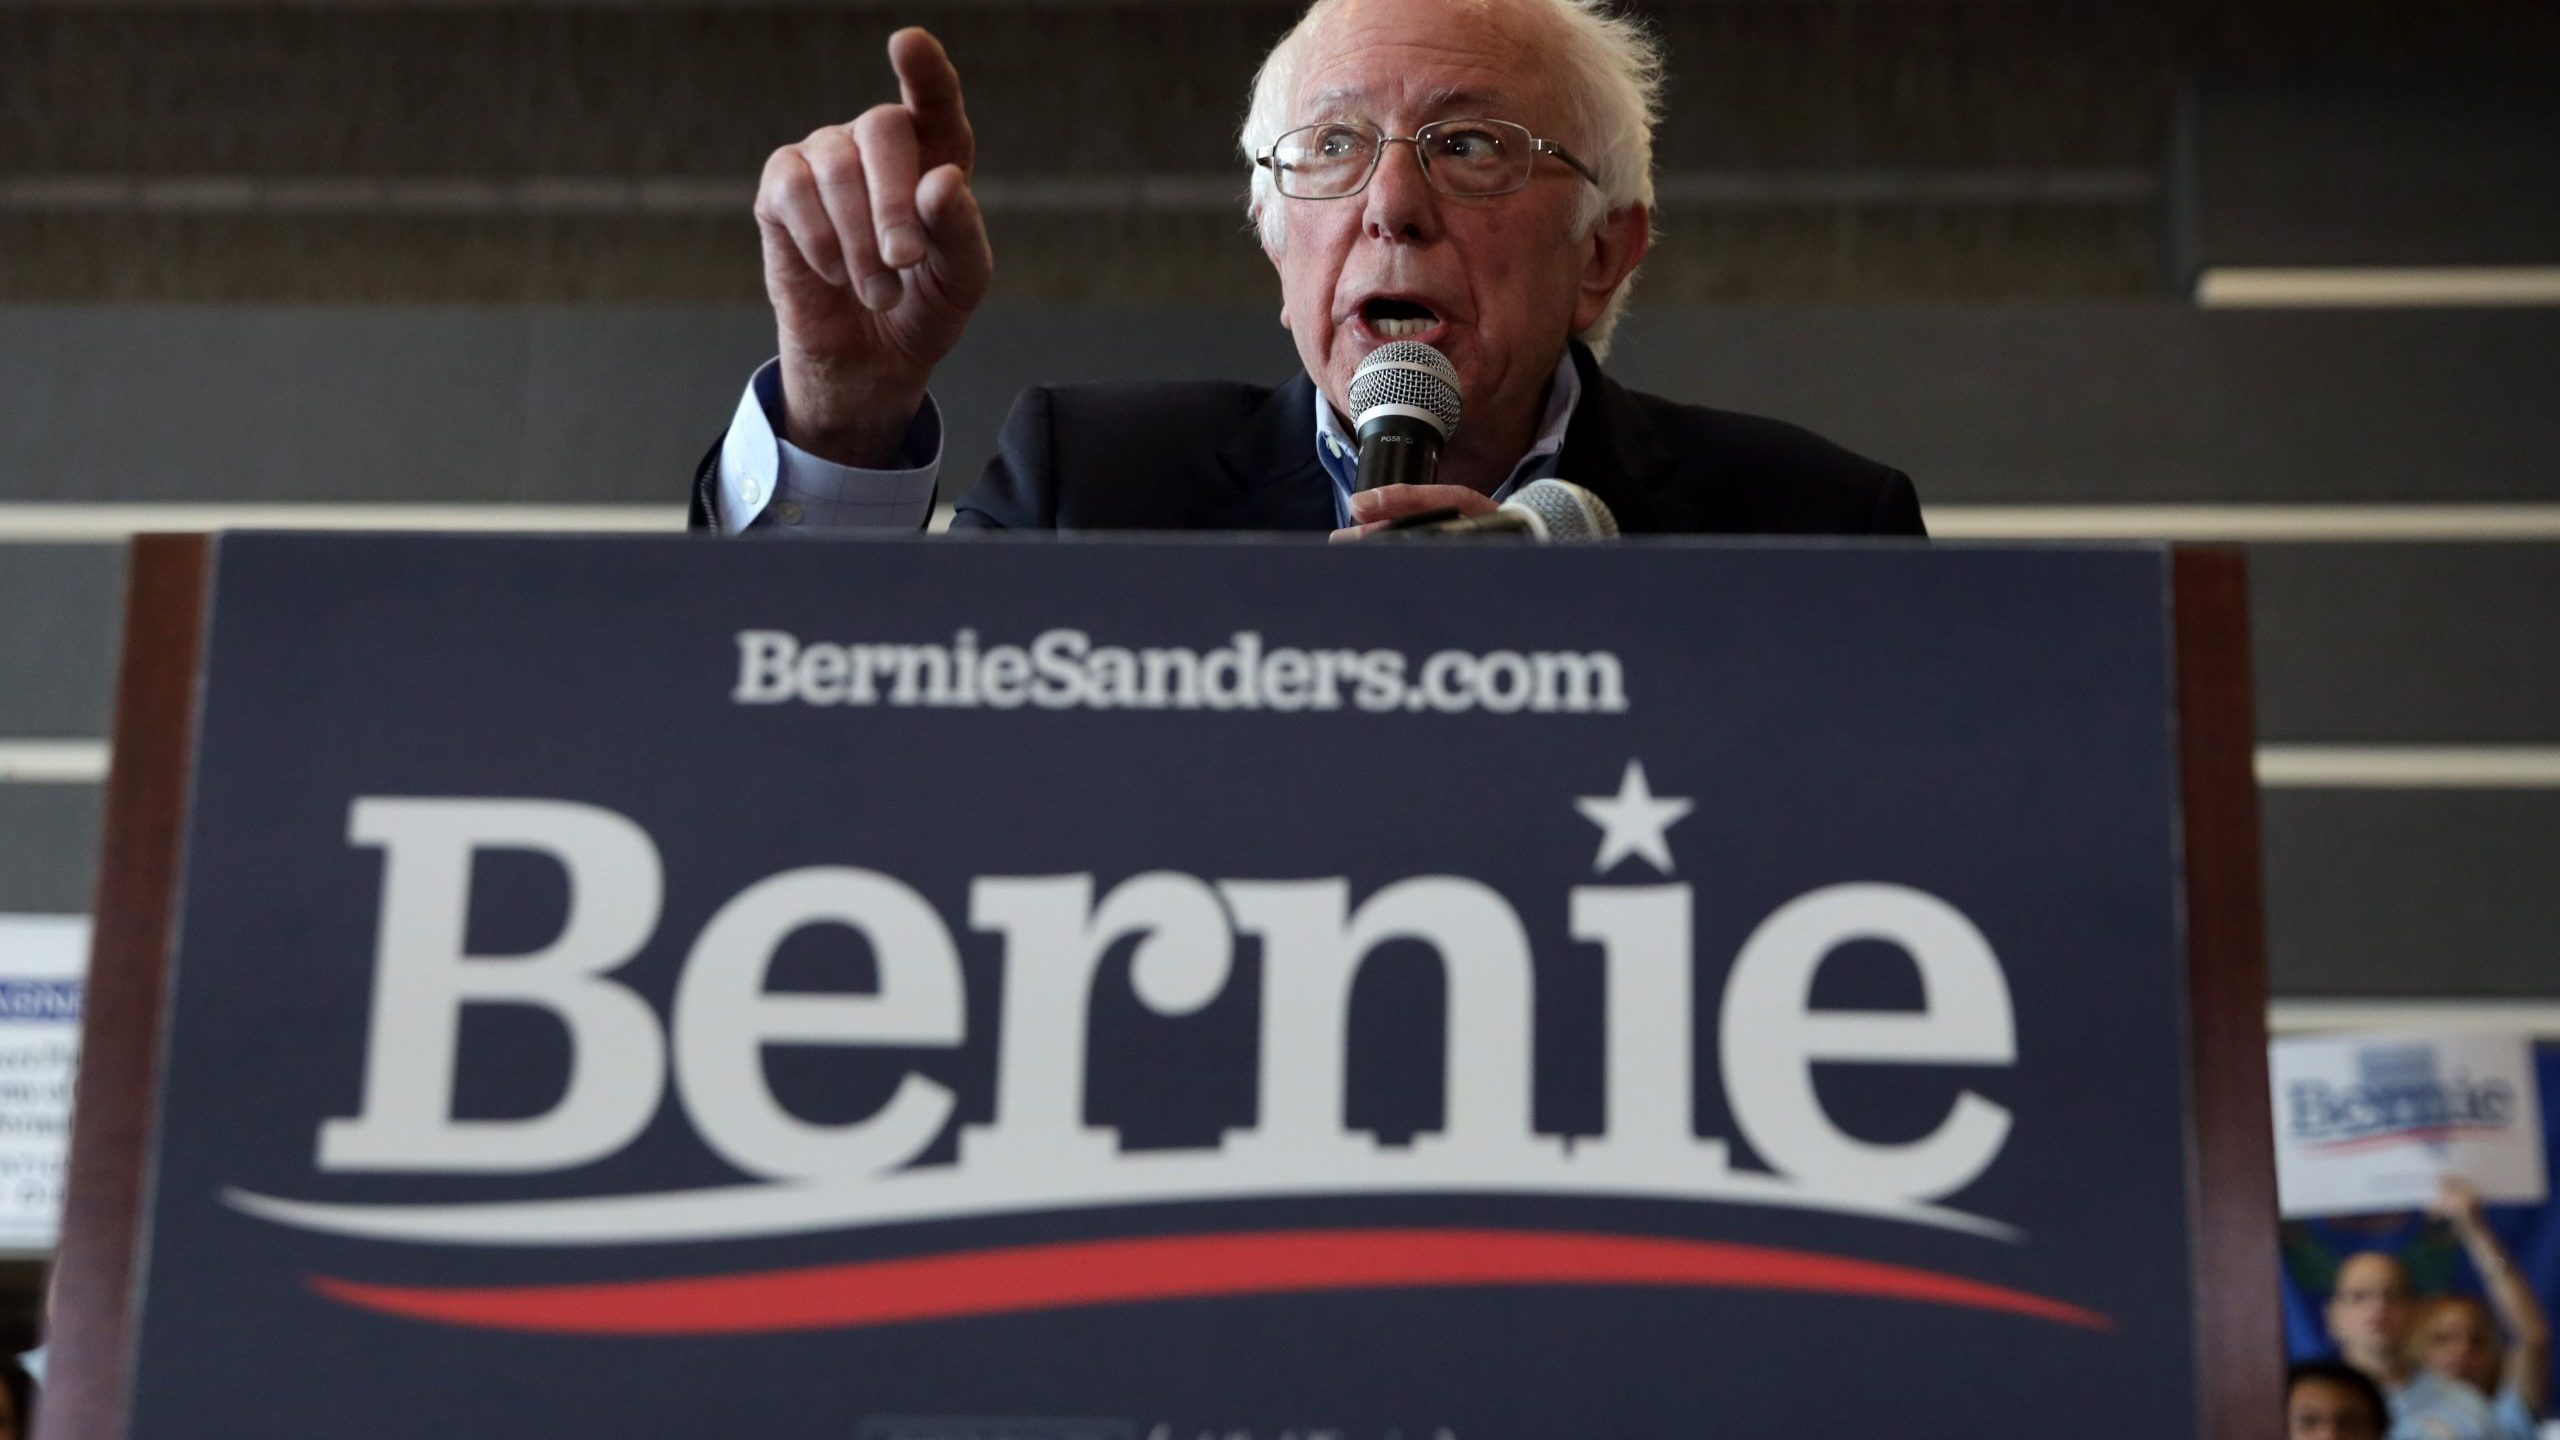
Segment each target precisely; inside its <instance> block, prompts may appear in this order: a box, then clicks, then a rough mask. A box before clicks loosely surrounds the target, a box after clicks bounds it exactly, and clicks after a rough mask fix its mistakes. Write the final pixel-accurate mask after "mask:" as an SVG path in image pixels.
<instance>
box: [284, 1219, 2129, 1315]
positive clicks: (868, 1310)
mask: <svg viewBox="0 0 2560 1440" xmlns="http://www.w3.org/2000/svg"><path fill="white" fill-rule="evenodd" d="M1472 1285H1641V1286H1660V1287H1682V1288H1697V1289H1709V1290H1792V1291H1799V1292H1804V1293H1810V1294H1822V1295H1859V1296H1869V1297H1874V1298H1878V1299H1887V1300H1912V1301H1918V1302H1921V1303H1923V1304H1931V1305H1954V1306H1961V1307H1964V1308H1967V1309H1974V1310H1992V1311H2002V1312H2006V1313H2008V1314H2012V1315H2024V1316H2028V1317H2031V1318H2034V1319H2038V1320H2048V1321H2053V1322H2056V1323H2059V1324H2064V1325H2076V1326H2080V1327H2083V1328H2086V1329H2091V1330H2112V1329H2114V1328H2115V1322H2114V1321H2113V1320H2110V1319H2108V1318H2107V1317H2106V1316H2104V1315H2101V1314H2098V1313H2097V1312H2095V1311H2092V1310H2084V1309H2082V1308H2080V1307H2079V1306H2077V1305H2067V1304H2064V1303H2063V1302H2061V1301H2059V1300H2051V1299H2047V1298H2045V1297H2043V1296H2041V1295H2031V1294H2028V1293H2026V1292H2024V1291H2020V1290H2009V1289H2004V1288H2002V1287H2000V1286H1997V1285H1986V1284H1983V1283H1981V1282H1979V1281H1975V1280H1967V1279H1965V1278H1963V1277H1962V1276H1957V1275H1946V1274H1940V1273H1938V1272H1936V1271H1931V1270H1915V1269H1911V1268H1909V1267H1906V1266H1901V1265H1884V1264H1878V1263H1876V1262H1874V1261H1868V1260H1851V1259H1846V1258H1843V1257H1841V1256H1837V1255H1821V1254H1815V1253H1811V1252H1807V1251H1802V1250H1774V1249H1769V1248H1766V1247H1763V1246H1757V1245H1727V1244H1718V1243H1713V1242H1707V1241H1697V1240H1668V1239H1660V1238H1656V1237H1650V1236H1640V1235H1592V1234H1572V1233H1567V1232H1558V1231H1545V1230H1269V1231H1248V1232H1242V1233H1235V1234H1219V1235H1165V1236H1151V1237H1147V1238H1143V1239H1129V1240H1088V1241H1078V1242H1074V1243H1068V1244H1057V1245H1029V1246H1022V1247H1018V1248H1011V1249H1002V1250H974V1251H963V1252H959V1253H955V1254H948V1255H930V1256H922V1257H918V1258H914V1259H905V1260H874V1261H868V1262H864V1263H859V1264H850V1265H821V1266H813V1267H810V1268H807V1269H797V1270H774V1271H767V1272H764V1273H762V1274H753V1275H705V1276H696V1277H691V1278H687V1279H678V1280H636V1281H616V1282H611V1283H604V1284H590V1285H528V1286H504V1287H497V1288H477V1289H444V1288H426V1287H418V1286H404V1285H367V1284H361V1283H359V1282H356V1281H352V1280H339V1279H334V1278H332V1277H330V1276H326V1275H315V1276H313V1277H312V1278H311V1287H312V1288H313V1289H314V1290H316V1291H318V1292H319V1293H320V1294H322V1295H325V1296H328V1297H329V1298H331V1299H333V1300H339V1301H343V1302H345V1303H347V1304H350V1305H358V1306H362V1307H364V1308H366V1309H369V1310H378V1311H381V1312H383V1313H385V1314H391V1315H403V1316H408V1317H411V1318H414V1319H420V1320H434V1321H441V1322H443V1323H445V1324H450V1325H468V1326H478V1327H486V1328H491V1329H499V1330H531V1331H546V1332H551V1333H557V1334H575V1335H712V1334H748V1333H755V1332H760V1331H762V1332H771V1331H788V1330H828V1329H840V1328H846V1327H853V1326H865V1325H896V1324H902V1323H906V1322H910V1321H917V1320H948V1319H956V1318H960V1317H964V1316H973V1315H1010V1314H1020V1313H1023V1312H1026V1311H1037V1310H1065V1309H1073V1308H1076V1307H1078V1306H1085V1305H1125V1304H1131V1303H1135V1302H1140V1301H1148V1300H1193V1299H1204V1298H1210V1297H1218V1296H1236V1295H1281V1294H1292V1293H1303V1292H1307V1291H1319V1290H1386V1289H1406V1288H1412V1287H1419V1286H1472Z"/></svg>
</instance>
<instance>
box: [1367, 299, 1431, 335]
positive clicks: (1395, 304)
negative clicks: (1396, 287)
mask: <svg viewBox="0 0 2560 1440" xmlns="http://www.w3.org/2000/svg"><path fill="white" fill-rule="evenodd" d="M1360 320H1361V323H1362V324H1364V325H1367V326H1368V327H1369V329H1370V330H1371V331H1373V332H1374V333H1376V334H1377V335H1378V337H1379V338H1381V339H1385V340H1411V339H1413V338H1414V337H1416V336H1419V335H1424V334H1427V333H1429V332H1430V331H1431V329H1432V327H1434V326H1436V325H1438V324H1439V323H1440V315H1439V312H1437V311H1435V310H1433V309H1432V308H1431V307H1430V306H1428V305H1425V304H1422V303H1421V302H1419V301H1415V300H1394V299H1389V298H1387V297H1385V296H1380V297H1378V298H1377V299H1374V300H1368V301H1364V302H1363V303H1362V304H1361V306H1360Z"/></svg>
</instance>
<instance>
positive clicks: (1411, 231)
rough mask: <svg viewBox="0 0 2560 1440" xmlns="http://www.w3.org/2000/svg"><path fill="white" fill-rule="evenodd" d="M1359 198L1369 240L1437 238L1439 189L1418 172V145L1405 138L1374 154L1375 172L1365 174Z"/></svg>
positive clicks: (1438, 236) (1423, 239) (1438, 229)
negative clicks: (1363, 205) (1364, 187)
mask: <svg viewBox="0 0 2560 1440" xmlns="http://www.w3.org/2000/svg"><path fill="white" fill-rule="evenodd" d="M1362 199H1363V200H1365V201H1366V202H1367V208H1366V209H1365V210H1364V212H1363V213H1362V215H1361V224H1362V228H1363V229H1364V230H1365V231H1366V232H1367V234H1368V236H1369V238H1370V239H1372V240H1394V241H1408V242H1429V241H1432V240H1437V239H1439V238H1440V192H1439V191H1437V190H1434V189H1432V188H1431V181H1430V180H1429V178H1427V177H1426V176H1424V175H1423V173H1422V147H1421V146H1420V145H1418V144H1416V143H1415V142H1414V141H1412V140H1409V139H1398V140H1390V141H1388V142H1387V146H1386V153H1385V154H1383V155H1381V156H1379V157H1378V173H1376V174H1375V175H1372V176H1370V177H1369V188H1368V190H1367V191H1366V192H1364V193H1363V195H1362Z"/></svg>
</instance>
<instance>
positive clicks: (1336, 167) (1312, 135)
mask: <svg viewBox="0 0 2560 1440" xmlns="http://www.w3.org/2000/svg"><path fill="white" fill-rule="evenodd" d="M1377 163H1378V137H1377V136H1376V135H1374V134H1371V133H1370V132H1369V131H1367V130H1364V129H1362V128H1361V127H1359V126H1357V125H1308V126H1303V127H1301V128H1299V129H1296V130H1292V131H1290V132H1289V133H1288V134H1286V135H1283V136H1281V137H1280V141H1279V143H1278V144H1276V145H1273V146H1272V147H1271V173H1272V175H1273V177H1274V179H1275V181H1276V183H1277V184H1278V185H1279V187H1280V193H1281V194H1283V195H1291V196H1295V197H1297V198H1298V199H1301V200H1330V199H1333V198H1334V197H1335V196H1337V195H1348V194H1350V193H1351V192H1352V191H1354V190H1357V189H1359V188H1360V185H1361V182H1362V181H1365V180H1367V179H1368V178H1369V170H1370V168H1371V167H1372V166H1374V165H1376V164H1377Z"/></svg>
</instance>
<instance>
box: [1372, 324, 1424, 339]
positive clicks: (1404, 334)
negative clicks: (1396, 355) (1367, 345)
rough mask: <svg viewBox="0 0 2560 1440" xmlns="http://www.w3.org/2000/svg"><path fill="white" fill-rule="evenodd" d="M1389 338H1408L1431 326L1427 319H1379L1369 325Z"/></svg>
mask: <svg viewBox="0 0 2560 1440" xmlns="http://www.w3.org/2000/svg"><path fill="white" fill-rule="evenodd" d="M1370 328H1371V329H1373V330H1376V331H1377V332H1378V333H1379V334H1381V335H1383V336H1385V337H1387V338H1388V339H1390V340H1410V339H1412V338H1413V337H1414V336H1416V335H1419V334H1421V333H1422V332H1423V331H1425V330H1428V329H1430V328H1431V322H1430V321H1428V320H1380V321H1378V322H1376V323H1375V324H1374V325H1372V326H1371V327H1370Z"/></svg>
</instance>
